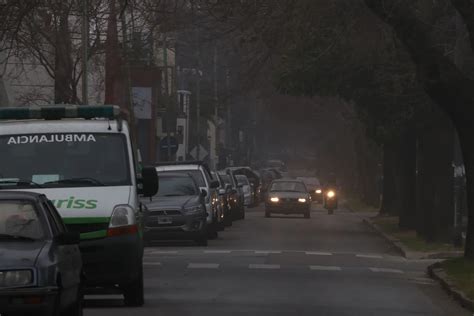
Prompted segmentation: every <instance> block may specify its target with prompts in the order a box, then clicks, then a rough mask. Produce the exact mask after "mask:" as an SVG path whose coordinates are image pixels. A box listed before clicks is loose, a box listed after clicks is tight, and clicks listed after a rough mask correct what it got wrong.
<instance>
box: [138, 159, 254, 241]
mask: <svg viewBox="0 0 474 316" xmlns="http://www.w3.org/2000/svg"><path fill="white" fill-rule="evenodd" d="M156 171H157V173H158V179H159V188H160V189H159V191H158V193H157V194H156V195H155V196H153V197H146V198H143V199H142V203H143V205H144V207H145V212H144V238H145V242H146V243H147V244H153V243H154V242H157V241H162V240H180V239H184V240H192V241H195V242H196V244H197V245H200V246H207V241H208V239H213V238H216V237H217V235H218V232H219V231H222V230H224V229H225V228H226V227H228V226H232V223H233V221H236V220H241V219H244V218H245V209H246V207H253V206H256V205H258V204H259V203H260V200H261V197H260V181H259V178H258V175H257V174H256V173H254V172H253V171H252V170H251V169H250V168H248V167H233V168H227V169H224V170H219V171H213V170H210V168H209V167H208V166H207V165H206V164H205V163H203V162H196V161H195V162H165V163H161V164H159V165H157V167H156Z"/></svg>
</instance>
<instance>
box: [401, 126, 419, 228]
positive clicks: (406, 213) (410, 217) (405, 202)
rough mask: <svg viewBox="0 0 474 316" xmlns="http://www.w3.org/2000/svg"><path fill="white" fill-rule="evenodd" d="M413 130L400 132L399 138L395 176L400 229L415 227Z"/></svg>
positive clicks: (414, 151)
mask: <svg viewBox="0 0 474 316" xmlns="http://www.w3.org/2000/svg"><path fill="white" fill-rule="evenodd" d="M414 130H415V129H414V128H411V127H410V128H407V129H406V130H404V131H402V133H401V138H400V140H401V141H400V146H399V153H400V159H399V160H398V163H399V168H398V170H399V173H398V175H397V178H398V181H396V183H397V184H398V185H399V188H398V190H397V191H398V192H399V193H400V196H399V199H400V219H399V227H400V228H401V229H414V228H415V227H416V133H415V131H414Z"/></svg>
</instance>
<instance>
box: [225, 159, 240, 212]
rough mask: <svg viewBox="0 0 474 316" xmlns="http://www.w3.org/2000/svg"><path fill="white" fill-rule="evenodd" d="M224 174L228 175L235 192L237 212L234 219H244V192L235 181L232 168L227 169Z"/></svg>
mask: <svg viewBox="0 0 474 316" xmlns="http://www.w3.org/2000/svg"><path fill="white" fill-rule="evenodd" d="M225 172H226V174H228V175H229V176H230V178H231V180H232V183H233V185H234V188H235V189H236V190H237V198H238V212H237V216H236V217H235V218H234V219H244V218H245V197H244V190H243V187H242V185H241V184H239V183H238V181H237V178H236V177H237V174H236V173H235V170H233V169H232V168H227V169H226V170H225Z"/></svg>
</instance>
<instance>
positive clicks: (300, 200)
mask: <svg viewBox="0 0 474 316" xmlns="http://www.w3.org/2000/svg"><path fill="white" fill-rule="evenodd" d="M298 202H300V203H306V199H304V198H299V199H298Z"/></svg>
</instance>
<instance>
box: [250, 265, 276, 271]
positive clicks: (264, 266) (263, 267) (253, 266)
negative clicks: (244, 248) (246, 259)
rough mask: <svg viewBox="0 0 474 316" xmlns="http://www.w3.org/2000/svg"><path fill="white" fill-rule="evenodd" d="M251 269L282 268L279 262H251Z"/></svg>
mask: <svg viewBox="0 0 474 316" xmlns="http://www.w3.org/2000/svg"><path fill="white" fill-rule="evenodd" d="M249 269H269V270H275V269H280V265H279V264H249Z"/></svg>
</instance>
